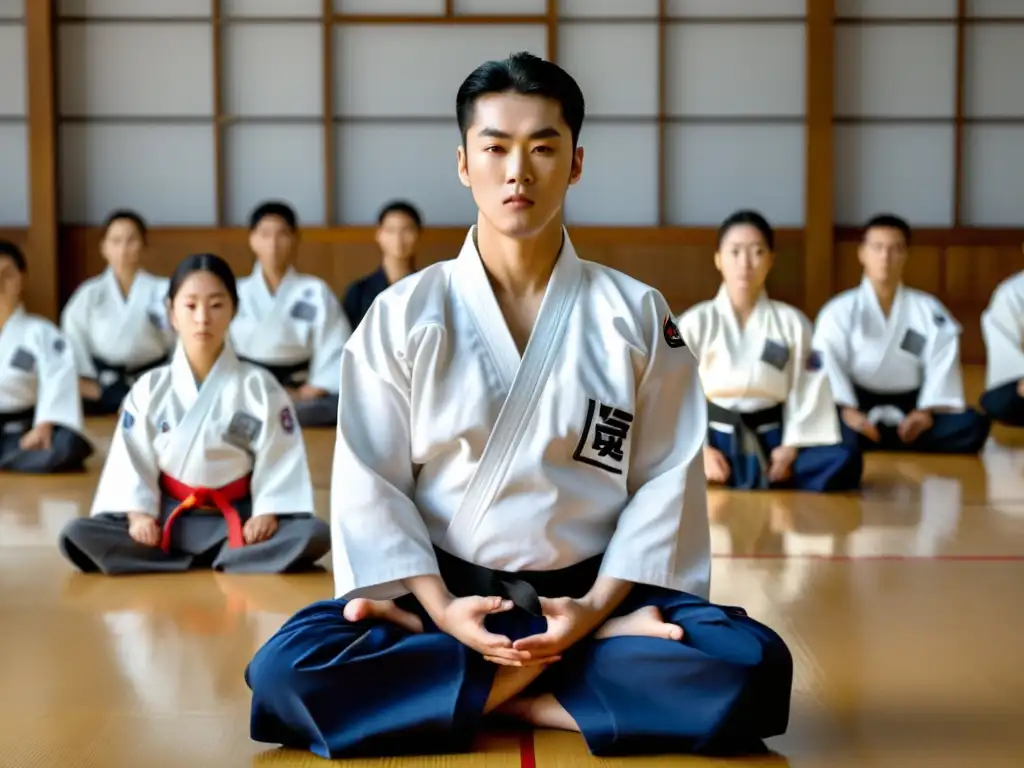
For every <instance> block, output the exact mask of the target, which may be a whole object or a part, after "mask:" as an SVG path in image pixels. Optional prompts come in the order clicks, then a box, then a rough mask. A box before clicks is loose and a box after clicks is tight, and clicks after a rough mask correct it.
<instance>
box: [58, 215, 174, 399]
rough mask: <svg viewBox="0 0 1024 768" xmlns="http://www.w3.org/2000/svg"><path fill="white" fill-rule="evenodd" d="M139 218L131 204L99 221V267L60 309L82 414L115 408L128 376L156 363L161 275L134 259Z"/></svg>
mask: <svg viewBox="0 0 1024 768" xmlns="http://www.w3.org/2000/svg"><path fill="white" fill-rule="evenodd" d="M145 245H146V224H145V222H143V220H142V218H141V217H140V216H139V215H138V214H137V213H135V212H134V211H124V210H122V211H114V212H113V213H112V214H110V216H108V217H107V221H106V224H104V226H103V239H102V240H101V241H100V251H101V252H102V253H103V258H104V259H106V260H107V264H109V266H108V267H107V269H106V271H104V272H103V274H101V275H99V276H97V277H93V278H90V279H88V280H86V281H85V282H84V283H82V284H81V285H80V286H79V287H78V289H77V290H76V291H75V292H74V293H73V294H72V295H71V298H70V299H69V300H68V303H67V305H66V306H65V307H64V311H63V312H62V313H61V317H60V324H61V330H63V331H64V335H65V336H67V339H68V341H69V342H70V344H71V351H72V352H73V353H74V359H75V367H76V368H77V369H78V376H79V391H80V392H81V393H82V404H83V406H84V409H85V413H86V414H89V415H96V414H109V413H117V411H118V409H119V408H120V407H121V402H122V401H123V400H124V398H125V397H126V396H127V395H128V390H129V389H131V386H132V384H134V383H135V380H136V379H137V378H138V377H139V376H141V375H142V374H143V373H145V372H146V371H148V370H151V369H153V368H156V367H157V366H158V365H164V364H165V363H166V362H167V358H168V356H169V355H170V352H171V349H172V348H173V347H174V332H173V331H172V330H171V324H170V323H169V322H168V320H167V309H166V307H165V306H164V300H165V298H166V296H167V278H166V277H156V276H155V275H151V274H149V273H148V272H146V271H145V270H144V269H141V268H140V267H139V257H140V256H141V254H142V250H143V248H145Z"/></svg>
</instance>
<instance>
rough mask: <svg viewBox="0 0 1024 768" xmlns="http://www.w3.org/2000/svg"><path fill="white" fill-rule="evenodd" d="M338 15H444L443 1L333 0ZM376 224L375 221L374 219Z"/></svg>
mask: <svg viewBox="0 0 1024 768" xmlns="http://www.w3.org/2000/svg"><path fill="white" fill-rule="evenodd" d="M334 9H335V10H336V11H337V12H338V13H351V14H360V15H362V16H367V15H370V16H390V15H402V14H407V13H408V14H423V15H431V16H443V15H444V0H334ZM374 223H376V219H374Z"/></svg>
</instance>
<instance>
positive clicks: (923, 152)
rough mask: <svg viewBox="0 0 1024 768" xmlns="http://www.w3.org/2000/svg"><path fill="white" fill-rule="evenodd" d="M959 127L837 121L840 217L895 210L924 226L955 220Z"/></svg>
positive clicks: (853, 222) (842, 221) (844, 220)
mask: <svg viewBox="0 0 1024 768" xmlns="http://www.w3.org/2000/svg"><path fill="white" fill-rule="evenodd" d="M953 141H954V139H953V126H951V125H950V126H944V125H837V126H836V130H835V218H836V223H837V224H839V225H844V226H859V225H861V224H863V223H864V222H865V221H866V220H867V219H868V218H870V217H871V216H873V215H875V214H876V213H878V212H879V211H894V212H896V213H898V214H900V215H902V216H904V217H905V218H907V219H909V220H910V222H911V223H912V224H913V225H915V226H919V227H928V226H933V227H945V226H949V225H951V224H952V222H953V184H954V181H953V157H954V152H953Z"/></svg>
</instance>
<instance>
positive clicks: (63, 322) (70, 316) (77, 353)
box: [60, 288, 98, 392]
mask: <svg viewBox="0 0 1024 768" xmlns="http://www.w3.org/2000/svg"><path fill="white" fill-rule="evenodd" d="M86 308H87V304H86V296H85V294H84V293H83V291H82V289H81V288H79V289H78V290H77V291H75V293H74V294H72V296H71V298H70V299H69V300H68V303H67V305H66V306H65V307H64V311H63V312H61V313H60V329H61V331H62V332H63V334H64V336H65V337H66V338H67V341H68V343H69V344H70V345H71V353H72V356H73V359H74V363H75V370H76V371H77V372H78V375H79V376H81V377H82V378H83V379H95V378H96V377H97V376H98V374H97V371H96V366H94V365H93V363H92V351H91V350H92V345H91V344H90V343H89V318H88V316H87V315H86ZM77 386H78V385H77V383H76V385H75V391H76V392H77V391H78V389H77Z"/></svg>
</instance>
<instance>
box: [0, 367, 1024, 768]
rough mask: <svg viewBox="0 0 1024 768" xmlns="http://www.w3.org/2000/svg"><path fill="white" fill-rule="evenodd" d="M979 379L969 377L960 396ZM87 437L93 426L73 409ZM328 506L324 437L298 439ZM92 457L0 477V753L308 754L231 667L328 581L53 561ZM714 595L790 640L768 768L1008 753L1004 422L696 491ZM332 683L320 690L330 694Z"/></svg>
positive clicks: (1010, 704)
mask: <svg viewBox="0 0 1024 768" xmlns="http://www.w3.org/2000/svg"><path fill="white" fill-rule="evenodd" d="M978 380H979V373H978V372H977V371H971V372H970V373H969V382H971V383H973V384H974V386H973V387H972V389H973V392H974V393H976V392H977V383H978ZM90 429H91V430H92V433H93V434H95V435H97V436H98V437H99V438H100V439H101V440H105V439H106V438H108V437H109V434H110V432H111V429H112V423H111V422H110V421H98V422H91V423H90ZM308 439H309V441H310V443H311V446H310V447H311V450H310V456H311V460H312V462H313V471H314V482H315V483H316V485H317V488H318V494H319V498H318V502H319V504H320V508H321V509H322V510H326V509H327V488H328V483H329V470H330V461H331V454H332V434H331V433H330V432H329V431H327V432H323V431H321V432H318V433H311V434H309V436H308ZM97 472H98V465H97V464H94V465H93V466H92V468H91V470H90V472H89V474H88V475H86V476H83V477H69V478H45V479H38V478H14V477H11V476H2V477H0V766H3V768H162V767H163V766H173V767H175V768H177V767H179V766H181V767H186V766H187V767H188V768H203V767H205V766H209V767H210V768H233V767H234V766H282V767H283V766H316V765H326V764H328V763H326V762H325V761H322V760H319V759H317V758H314V757H311V756H309V755H306V754H301V753H293V752H286V751H282V750H277V749H273V748H269V749H268V748H266V747H265V746H264V745H259V744H255V743H253V742H251V741H250V740H249V737H248V705H249V695H248V689H247V688H246V686H245V684H244V682H243V680H242V670H243V668H244V666H245V664H246V662H247V661H248V660H249V658H250V657H251V656H252V654H253V652H254V651H255V650H256V648H257V647H258V646H259V645H260V644H261V643H262V642H263V640H264V639H266V638H267V637H268V636H269V635H270V634H271V633H272V632H274V630H275V629H276V628H277V627H278V626H279V625H280V624H281V623H282V622H283V621H284V619H285V618H286V617H287V616H288V615H289V614H290V613H291V612H292V611H294V610H295V609H297V608H299V607H301V606H303V605H305V604H306V603H308V602H310V601H312V600H314V599H318V598H321V597H324V596H329V595H330V593H331V584H330V579H329V576H327V575H317V576H312V577H307V576H304V577H252V576H248V577H228V576H223V575H216V574H212V573H196V574H188V575H185V576H173V577H138V578H119V579H110V578H104V577H94V576H90V577H86V576H82V575H76V574H74V573H73V572H72V571H71V569H70V567H69V566H67V565H65V564H64V562H63V561H62V560H61V558H60V556H59V555H58V553H57V551H56V549H55V546H54V541H55V538H56V536H57V532H58V530H59V529H60V528H61V526H63V525H64V523H65V522H66V521H68V520H70V519H72V518H73V517H75V516H76V515H82V514H86V513H87V511H88V507H89V503H90V499H91V494H92V488H93V485H94V483H95V480H96V473H97ZM711 501H712V512H711V517H712V530H713V534H712V535H713V547H714V553H715V562H714V577H713V584H714V587H713V595H712V598H713V599H714V600H716V601H719V602H724V603H730V604H741V605H744V606H746V607H747V608H748V610H749V611H750V612H751V613H752V614H753V615H754V616H755V617H757V618H759V619H761V620H763V621H765V622H767V623H769V624H770V625H772V626H773V627H775V628H776V629H777V630H778V631H779V632H780V633H781V634H782V635H783V637H784V638H785V639H786V641H787V642H788V643H789V644H790V647H791V648H792V651H793V654H794V657H795V661H796V680H795V691H794V704H793V713H792V720H791V727H790V731H789V733H788V734H786V735H785V736H784V737H781V738H778V739H775V740H773V742H772V743H771V744H770V746H771V747H772V748H773V749H774V750H775V751H776V752H777V753H778V757H775V758H772V759H765V760H756V761H740V762H741V763H742V764H743V765H772V766H785V765H791V766H829V767H830V768H831V767H843V766H872V767H875V766H893V767H894V768H897V767H898V768H905V767H907V766H928V767H929V768H933V767H935V766H958V767H959V766H963V767H964V768H970V767H973V766H979V767H980V766H985V767H986V768H996V767H997V766H1007V767H1008V768H1009V767H1010V766H1013V767H1014V768H1020V767H1021V766H1024V435H1020V436H1017V435H1014V434H1013V433H1011V432H1009V431H1001V430H996V431H995V432H994V437H993V440H990V441H989V444H988V446H987V447H986V449H985V451H984V453H983V454H982V455H981V456H980V457H979V458H973V457H971V458H959V457H957V458H927V457H919V456H906V457H892V456H872V457H870V458H869V461H868V465H867V473H866V487H865V489H864V491H863V492H862V493H861V494H860V495H858V496H852V497H835V496H831V497H825V496H820V495H811V494H807V495H795V494H782V493H777V494H764V495H758V494H749V493H748V494H732V493H725V492H714V493H713V494H712V500H711ZM339 693H340V692H339ZM480 749H481V752H480V753H478V754H474V755H469V756H454V757H444V758H434V759H419V760H387V761H352V762H353V763H373V764H387V765H388V766H398V765H399V764H402V765H409V766H412V765H433V766H446V767H450V768H456V767H457V768H462V767H463V766H465V767H466V768H469V767H470V766H472V767H473V768H520V766H522V767H523V768H534V766H536V768H571V767H575V766H579V767H580V768H582V766H586V765H590V764H594V763H603V764H605V765H607V766H609V768H612V767H615V766H625V765H626V764H629V765H630V766H637V768H640V767H641V766H649V765H651V766H653V765H687V766H689V765H705V764H707V765H712V764H713V765H731V764H733V763H729V762H726V761H717V762H716V761H703V760H695V759H685V758H659V759H653V758H652V759H636V760H605V761H597V760H594V759H592V758H590V757H589V755H588V754H587V751H586V748H585V746H584V744H583V742H582V740H581V739H580V738H579V737H578V736H576V735H574V734H565V733H557V732H539V733H537V734H536V735H535V736H534V737H532V738H525V739H519V738H517V737H515V736H501V737H497V736H496V737H493V738H490V739H487V740H485V741H484V743H482V744H481V747H480Z"/></svg>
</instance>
